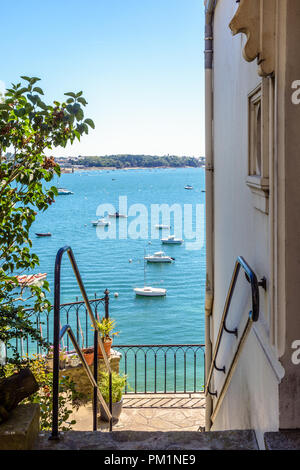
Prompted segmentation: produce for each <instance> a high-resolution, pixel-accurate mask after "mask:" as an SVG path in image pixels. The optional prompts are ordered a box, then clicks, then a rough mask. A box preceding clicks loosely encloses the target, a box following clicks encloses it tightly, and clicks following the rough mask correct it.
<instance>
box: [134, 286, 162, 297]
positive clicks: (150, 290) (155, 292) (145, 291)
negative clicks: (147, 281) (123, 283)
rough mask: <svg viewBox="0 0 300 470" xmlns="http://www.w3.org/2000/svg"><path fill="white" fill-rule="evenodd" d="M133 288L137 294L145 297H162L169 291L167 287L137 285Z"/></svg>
mask: <svg viewBox="0 0 300 470" xmlns="http://www.w3.org/2000/svg"><path fill="white" fill-rule="evenodd" d="M133 290H134V292H135V293H136V295H142V296H144V297H162V296H164V295H166V293H167V289H162V288H159V287H146V286H144V287H135V288H134V289H133Z"/></svg>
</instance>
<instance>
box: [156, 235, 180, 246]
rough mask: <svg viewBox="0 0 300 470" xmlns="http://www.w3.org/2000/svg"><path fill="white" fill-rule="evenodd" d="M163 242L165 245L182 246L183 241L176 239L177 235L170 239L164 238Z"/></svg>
mask: <svg viewBox="0 0 300 470" xmlns="http://www.w3.org/2000/svg"><path fill="white" fill-rule="evenodd" d="M161 242H162V243H164V244H165V245H181V243H183V240H182V239H181V238H175V235H169V236H168V238H162V239H161Z"/></svg>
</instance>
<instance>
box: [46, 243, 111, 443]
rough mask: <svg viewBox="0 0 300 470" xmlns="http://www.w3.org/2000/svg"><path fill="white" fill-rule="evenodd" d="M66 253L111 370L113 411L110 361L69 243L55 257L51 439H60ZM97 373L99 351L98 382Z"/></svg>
mask: <svg viewBox="0 0 300 470" xmlns="http://www.w3.org/2000/svg"><path fill="white" fill-rule="evenodd" d="M64 253H67V254H68V257H69V260H70V262H71V265H72V268H73V271H74V274H75V277H76V280H77V284H78V286H79V288H80V291H81V294H82V297H83V300H84V303H85V305H86V309H87V312H88V314H89V317H90V320H91V322H92V326H93V328H94V330H95V335H94V347H95V352H96V346H97V344H99V345H100V348H101V352H102V355H103V358H104V362H105V365H106V367H107V369H108V372H109V395H110V413H111V412H112V407H111V395H112V390H111V388H112V387H111V384H112V380H111V369H110V366H109V362H108V359H107V355H106V352H105V350H104V347H103V343H102V341H101V340H100V341H99V338H98V327H97V323H96V319H95V317H94V314H93V311H92V308H91V305H90V302H89V299H88V296H87V293H86V291H85V288H84V284H83V282H82V279H81V276H80V273H79V269H78V266H77V263H76V260H75V257H74V253H73V251H72V248H71V247H70V246H68V245H66V246H64V247H62V248H60V249H59V250H58V252H57V254H56V259H55V269H54V306H53V313H54V325H53V408H52V434H51V436H50V439H59V432H58V406H59V405H58V396H59V343H60V274H61V262H62V257H63V255H64ZM97 375H98V355H97V353H96V354H94V380H95V382H96V383H97ZM95 391H96V388H95V387H94V407H93V408H94V410H93V421H94V425H93V429H94V430H96V429H97V416H96V414H97V413H96V411H97V403H96V393H95ZM110 430H111V422H110Z"/></svg>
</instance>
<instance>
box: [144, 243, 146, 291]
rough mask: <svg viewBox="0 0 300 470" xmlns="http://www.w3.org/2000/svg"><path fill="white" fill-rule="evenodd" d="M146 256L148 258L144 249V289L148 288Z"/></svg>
mask: <svg viewBox="0 0 300 470" xmlns="http://www.w3.org/2000/svg"><path fill="white" fill-rule="evenodd" d="M145 256H146V248H144V287H146V260H145Z"/></svg>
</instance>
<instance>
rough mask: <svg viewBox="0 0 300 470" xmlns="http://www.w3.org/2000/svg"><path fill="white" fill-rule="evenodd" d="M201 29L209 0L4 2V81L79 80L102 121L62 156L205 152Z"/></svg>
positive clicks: (77, 86) (0, 76)
mask: <svg viewBox="0 0 300 470" xmlns="http://www.w3.org/2000/svg"><path fill="white" fill-rule="evenodd" d="M203 29H204V7H203V0H84V1H83V0H43V1H41V0H27V1H23V0H15V2H3V3H2V5H1V64H2V67H1V69H0V81H1V82H2V86H3V83H5V85H6V86H8V85H9V84H10V83H11V82H17V81H18V77H19V76H20V75H29V76H38V77H40V78H41V79H42V81H41V82H40V86H41V87H42V88H43V89H44V91H45V92H46V93H45V94H46V100H53V99H58V100H59V101H62V99H63V93H64V92H68V91H80V90H83V92H84V96H85V98H86V99H87V101H88V103H89V104H88V106H87V108H86V117H90V118H92V119H93V120H94V122H95V125H96V129H95V130H94V131H91V132H90V134H89V135H88V136H85V137H84V138H83V139H82V141H81V142H80V143H77V144H75V145H73V146H72V147H68V148H67V149H60V150H56V151H55V153H54V155H56V156H57V155H64V156H67V155H78V154H82V155H105V154H114V153H135V154H137V153H144V154H158V155H163V154H168V153H169V154H176V155H195V156H199V155H204V70H203V61H204V59H203V49H204V33H203Z"/></svg>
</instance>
